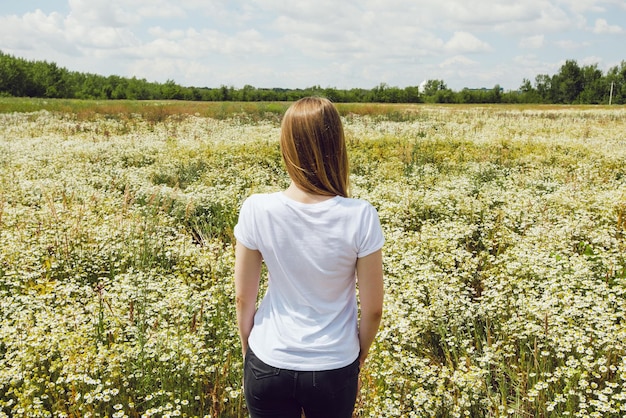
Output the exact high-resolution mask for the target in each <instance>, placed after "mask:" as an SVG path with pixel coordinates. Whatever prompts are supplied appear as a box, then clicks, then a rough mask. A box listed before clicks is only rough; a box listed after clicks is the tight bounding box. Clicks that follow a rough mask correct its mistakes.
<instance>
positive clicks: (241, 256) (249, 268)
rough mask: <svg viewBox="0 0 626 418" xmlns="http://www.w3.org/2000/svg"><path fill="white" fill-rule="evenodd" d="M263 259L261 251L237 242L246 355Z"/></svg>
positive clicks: (239, 320)
mask: <svg viewBox="0 0 626 418" xmlns="http://www.w3.org/2000/svg"><path fill="white" fill-rule="evenodd" d="M262 261H263V257H262V256H261V253H260V252H259V251H257V250H251V249H249V248H246V247H245V246H244V245H243V244H240V243H239V242H237V244H236V246H235V303H236V309H237V324H238V326H239V338H240V339H241V352H242V354H243V356H244V357H245V356H246V351H248V337H249V336H250V331H252V326H253V325H254V313H255V312H256V300H257V295H258V293H259V281H260V279H261V262H262Z"/></svg>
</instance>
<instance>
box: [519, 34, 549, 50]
mask: <svg viewBox="0 0 626 418" xmlns="http://www.w3.org/2000/svg"><path fill="white" fill-rule="evenodd" d="M543 43H544V36H543V35H535V36H528V37H526V38H522V39H521V40H520V42H519V47H520V48H522V49H539V48H541V47H542V46H543Z"/></svg>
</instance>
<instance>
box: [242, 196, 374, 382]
mask: <svg viewBox="0 0 626 418" xmlns="http://www.w3.org/2000/svg"><path fill="white" fill-rule="evenodd" d="M241 214H242V216H241V219H242V220H243V221H242V222H240V223H239V224H238V225H237V227H236V230H235V235H236V237H237V240H238V241H239V242H241V243H242V244H243V245H245V246H246V247H247V248H250V249H254V250H258V251H260V252H261V254H263V258H264V261H265V264H266V266H267V269H268V272H269V287H268V292H267V294H266V295H265V297H264V299H263V302H262V304H261V305H260V307H259V310H258V312H257V313H256V315H255V322H254V328H253V329H252V333H251V335H250V337H249V344H250V347H251V348H252V349H253V350H254V352H255V353H256V355H257V356H258V357H259V358H260V359H261V360H263V361H265V362H268V363H270V364H274V365H276V366H277V367H285V368H291V369H293V370H311V369H312V368H313V369H314V368H318V369H322V370H324V369H333V368H338V367H343V366H345V365H346V364H349V363H350V361H351V359H354V358H355V357H356V356H357V355H358V352H359V342H358V334H357V331H358V330H357V327H356V326H355V325H356V323H357V320H356V317H357V305H356V297H355V292H354V288H355V264H356V260H357V258H358V257H364V256H366V255H369V254H370V253H372V252H374V251H376V250H378V249H380V247H381V246H382V242H383V236H382V232H381V231H380V227H379V226H378V225H379V221H378V215H377V214H376V210H375V209H374V208H373V207H372V206H371V205H370V204H369V203H367V202H365V201H362V200H357V199H349V198H343V197H340V196H335V197H333V198H330V199H327V200H324V201H321V202H319V203H313V204H307V203H301V202H298V201H295V200H293V199H290V198H289V197H287V195H286V194H284V193H272V194H258V195H253V196H251V197H249V198H248V199H247V200H246V202H245V203H244V205H243V206H242V209H241Z"/></svg>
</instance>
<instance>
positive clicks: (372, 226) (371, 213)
mask: <svg viewBox="0 0 626 418" xmlns="http://www.w3.org/2000/svg"><path fill="white" fill-rule="evenodd" d="M384 243H385V237H384V236H383V229H382V227H381V225H380V219H379V217H378V212H377V211H376V209H375V208H374V207H373V206H372V205H370V204H368V205H367V207H366V210H365V211H364V212H363V218H362V220H361V228H360V240H359V246H358V252H357V257H358V258H362V257H365V256H367V255H370V254H372V253H374V252H376V251H378V250H380V249H381V248H382V247H383V244H384Z"/></svg>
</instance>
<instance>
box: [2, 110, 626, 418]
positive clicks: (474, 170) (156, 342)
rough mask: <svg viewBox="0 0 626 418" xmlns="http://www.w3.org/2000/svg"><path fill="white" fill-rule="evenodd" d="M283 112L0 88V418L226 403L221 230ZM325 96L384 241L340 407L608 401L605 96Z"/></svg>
mask: <svg viewBox="0 0 626 418" xmlns="http://www.w3.org/2000/svg"><path fill="white" fill-rule="evenodd" d="M287 105H288V104H284V103H271V104H246V105H245V106H244V105H243V104H242V105H241V106H239V105H237V104H210V105H209V104H206V105H201V104H196V105H189V106H188V107H184V106H183V105H181V104H180V103H179V102H162V103H161V102H146V103H145V104H140V103H139V102H127V103H124V102H121V103H119V104H111V103H109V102H107V103H105V104H103V103H102V102H78V101H76V102H60V101H59V102H54V101H49V102H45V103H44V102H43V101H29V100H27V99H1V100H0V111H1V113H0V417H111V418H121V417H149V416H154V417H174V416H181V417H213V418H215V417H245V416H247V414H246V409H245V402H244V399H243V395H242V387H241V382H242V370H241V368H242V359H241V348H240V344H239V339H238V336H237V328H236V324H235V310H234V286H233V262H234V251H233V244H234V238H233V234H232V231H233V227H234V225H235V223H236V222H237V216H238V211H239V207H240V205H241V203H242V201H243V200H244V199H245V198H246V197H247V196H248V195H250V194H251V193H259V192H269V191H276V190H280V189H281V188H284V187H286V186H287V185H288V177H287V174H286V172H285V170H284V168H283V165H282V161H281V156H280V149H279V145H278V138H279V130H280V115H281V114H282V112H283V111H284V109H286V107H287ZM203 106H204V107H203ZM338 108H339V110H340V112H341V114H342V118H343V121H344V126H345V132H346V139H347V142H348V147H349V152H350V164H351V178H350V180H351V193H352V195H353V196H354V197H358V198H363V199H367V200H368V201H370V202H371V203H372V204H373V205H374V206H375V207H376V208H377V209H378V212H379V215H380V218H381V222H382V225H383V229H384V232H385V236H386V244H385V247H384V249H383V251H384V268H385V282H386V296H385V314H384V318H383V323H382V325H381V331H380V333H379V335H378V338H377V340H376V342H375V344H374V346H373V347H372V351H371V356H370V358H368V361H367V363H366V366H365V368H364V369H363V370H362V373H361V381H362V383H361V390H360V394H359V398H358V401H357V409H356V412H355V415H356V416H359V417H442V418H444V417H519V418H526V417H568V416H569V417H626V318H625V315H626V108H624V107H615V106H614V107H607V106H597V107H545V106H544V107H540V106H534V107H533V106H524V107H523V106H508V107H507V106H435V105H412V106H409V105H402V106H401V105H396V106H394V105H384V106H383V105H373V104H368V105H349V104H345V105H338Z"/></svg>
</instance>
